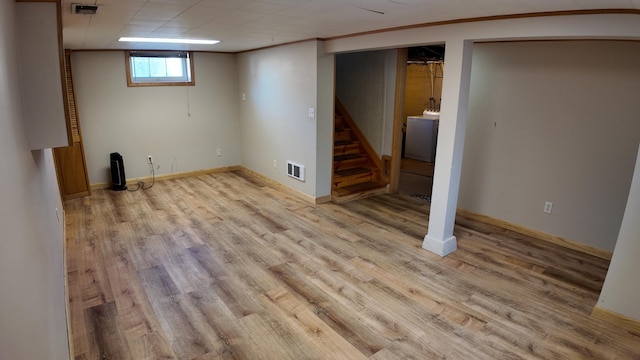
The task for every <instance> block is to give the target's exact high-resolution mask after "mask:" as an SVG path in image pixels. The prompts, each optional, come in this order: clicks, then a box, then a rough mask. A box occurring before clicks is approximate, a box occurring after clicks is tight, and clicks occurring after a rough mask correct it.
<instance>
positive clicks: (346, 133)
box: [333, 129, 352, 141]
mask: <svg viewBox="0 0 640 360" xmlns="http://www.w3.org/2000/svg"><path fill="white" fill-rule="evenodd" d="M351 136H352V135H351V129H336V131H335V132H334V134H333V141H340V140H351Z"/></svg>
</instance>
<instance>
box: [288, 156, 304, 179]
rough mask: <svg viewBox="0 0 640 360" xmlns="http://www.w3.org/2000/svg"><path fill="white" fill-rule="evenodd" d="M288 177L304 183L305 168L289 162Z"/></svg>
mask: <svg viewBox="0 0 640 360" xmlns="http://www.w3.org/2000/svg"><path fill="white" fill-rule="evenodd" d="M287 175H289V176H291V177H292V178H294V179H298V180H300V181H304V166H302V165H299V164H296V163H293V162H291V161H287Z"/></svg>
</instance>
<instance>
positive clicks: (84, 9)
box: [71, 4, 98, 15]
mask: <svg viewBox="0 0 640 360" xmlns="http://www.w3.org/2000/svg"><path fill="white" fill-rule="evenodd" d="M96 11H98V5H86V4H71V13H72V14H82V15H95V14H96Z"/></svg>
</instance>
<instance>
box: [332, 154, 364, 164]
mask: <svg viewBox="0 0 640 360" xmlns="http://www.w3.org/2000/svg"><path fill="white" fill-rule="evenodd" d="M362 159H364V160H366V159H367V157H366V156H364V155H362V154H344V155H335V156H334V157H333V161H334V162H338V161H349V160H362Z"/></svg>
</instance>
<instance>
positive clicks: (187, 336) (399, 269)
mask: <svg viewBox="0 0 640 360" xmlns="http://www.w3.org/2000/svg"><path fill="white" fill-rule="evenodd" d="M65 206H66V218H67V267H68V282H69V298H70V299H69V301H70V304H69V305H70V317H71V331H72V338H73V345H74V352H75V358H76V359H135V360H140V359H200V360H202V359H278V360H283V359H331V360H335V359H367V358H369V359H376V360H379V359H444V358H446V359H535V358H538V359H586V358H594V359H638V358H640V335H639V334H632V333H629V332H627V331H625V330H622V329H620V328H617V327H615V326H613V325H609V324H607V323H605V322H603V321H601V320H598V319H595V318H592V317H591V316H590V312H591V310H592V308H593V306H594V305H595V303H596V300H597V297H598V292H599V290H600V287H601V286H602V282H603V279H604V276H605V273H606V270H607V266H608V263H607V262H606V261H603V260H600V259H597V258H594V257H591V256H587V255H584V254H581V253H578V252H575V251H571V250H567V249H563V248H560V247H558V246H555V245H551V244H547V243H543V242H539V241H534V240H531V239H528V238H526V237H523V236H519V235H514V234H511V233H508V232H505V231H501V230H499V229H496V228H492V227H489V226H486V225H482V224H478V223H472V222H470V221H468V220H465V219H460V224H459V225H457V226H456V230H455V235H456V236H457V237H458V246H459V250H458V251H456V252H455V253H453V254H452V255H450V256H447V257H445V258H440V257H438V256H436V255H434V254H431V253H429V252H427V251H425V250H422V249H421V243H422V238H423V236H424V234H425V233H426V226H427V220H428V210H429V209H428V205H427V204H425V203H424V202H422V201H418V200H415V199H412V198H410V197H403V196H390V195H384V196H378V197H374V198H368V199H362V200H358V201H354V202H351V203H348V204H345V205H334V204H322V205H310V204H309V203H307V202H305V201H304V200H301V199H299V198H296V197H295V195H292V194H291V193H287V192H283V191H281V190H278V189H274V188H272V187H270V186H269V185H268V184H265V183H263V182H261V181H260V180H259V179H256V178H254V177H252V176H251V175H249V174H247V173H244V172H242V171H237V172H228V173H219V174H212V175H207V176H200V177H197V178H185V179H178V180H167V181H163V182H158V183H156V184H155V186H154V187H153V188H152V189H149V190H146V191H137V192H112V191H110V190H100V191H95V192H94V193H93V195H92V196H91V197H88V198H84V199H77V200H71V201H68V202H66V204H65Z"/></svg>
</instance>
